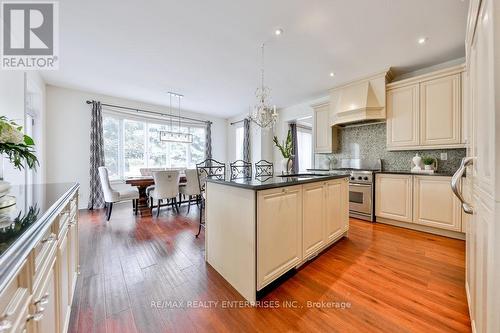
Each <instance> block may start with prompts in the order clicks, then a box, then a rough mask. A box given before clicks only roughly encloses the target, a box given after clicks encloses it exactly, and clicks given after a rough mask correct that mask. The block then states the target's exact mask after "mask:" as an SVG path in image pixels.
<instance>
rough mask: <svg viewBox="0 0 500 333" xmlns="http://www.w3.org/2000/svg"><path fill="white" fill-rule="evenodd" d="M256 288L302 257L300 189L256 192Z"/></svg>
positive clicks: (293, 187)
mask: <svg viewBox="0 0 500 333" xmlns="http://www.w3.org/2000/svg"><path fill="white" fill-rule="evenodd" d="M257 241H258V243H257V290H260V289H262V288H263V287H264V286H266V285H267V284H269V283H270V282H272V281H273V280H275V279H276V278H278V277H279V276H280V275H282V274H283V273H285V272H286V271H288V270H290V269H291V268H293V267H295V266H296V265H298V264H299V263H300V262H301V261H302V189H301V186H290V187H285V188H278V189H272V190H266V191H259V192H258V194H257Z"/></svg>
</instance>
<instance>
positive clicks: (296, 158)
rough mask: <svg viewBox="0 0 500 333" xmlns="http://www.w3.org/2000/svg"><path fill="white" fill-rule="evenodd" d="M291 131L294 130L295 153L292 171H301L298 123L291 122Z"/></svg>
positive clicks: (293, 143) (293, 147)
mask: <svg viewBox="0 0 500 333" xmlns="http://www.w3.org/2000/svg"><path fill="white" fill-rule="evenodd" d="M290 131H291V132H292V155H293V159H292V161H293V164H292V172H293V173H298V172H299V144H298V140H297V124H296V123H290Z"/></svg>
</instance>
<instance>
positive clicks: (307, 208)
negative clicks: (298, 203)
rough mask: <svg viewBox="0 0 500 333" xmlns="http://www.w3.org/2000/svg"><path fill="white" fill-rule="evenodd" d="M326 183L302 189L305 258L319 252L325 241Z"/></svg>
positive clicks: (306, 186)
mask: <svg viewBox="0 0 500 333" xmlns="http://www.w3.org/2000/svg"><path fill="white" fill-rule="evenodd" d="M325 195H326V189H325V185H324V184H323V183H321V182H318V183H312V184H308V185H304V187H303V189H302V202H303V206H302V216H303V218H302V231H303V232H302V244H303V253H304V258H307V257H309V256H311V255H313V254H315V253H316V252H318V251H319V250H320V249H321V248H322V247H323V246H324V244H325V243H324V241H325V237H324V235H325V230H324V229H325V226H324V220H325Z"/></svg>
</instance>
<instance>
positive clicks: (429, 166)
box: [422, 156, 436, 170]
mask: <svg viewBox="0 0 500 333" xmlns="http://www.w3.org/2000/svg"><path fill="white" fill-rule="evenodd" d="M422 162H423V163H424V167H425V170H434V169H435V163H436V159H435V158H434V157H430V156H425V157H423V158H422Z"/></svg>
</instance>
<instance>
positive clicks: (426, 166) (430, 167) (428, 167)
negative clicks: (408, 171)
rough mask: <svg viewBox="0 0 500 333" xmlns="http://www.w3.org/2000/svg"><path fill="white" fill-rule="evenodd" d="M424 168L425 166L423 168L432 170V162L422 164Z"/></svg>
mask: <svg viewBox="0 0 500 333" xmlns="http://www.w3.org/2000/svg"><path fill="white" fill-rule="evenodd" d="M424 168H425V170H433V169H434V168H433V167H432V164H428V165H427V164H426V165H425V166H424Z"/></svg>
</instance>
